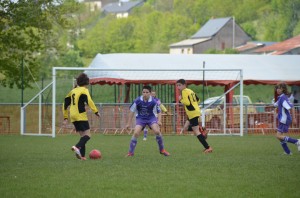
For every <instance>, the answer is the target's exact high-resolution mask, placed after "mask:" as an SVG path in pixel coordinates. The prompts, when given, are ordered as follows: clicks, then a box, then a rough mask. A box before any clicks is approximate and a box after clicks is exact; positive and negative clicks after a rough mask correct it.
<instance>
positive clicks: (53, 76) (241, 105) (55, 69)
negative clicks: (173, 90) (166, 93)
mask: <svg viewBox="0 0 300 198" xmlns="http://www.w3.org/2000/svg"><path fill="white" fill-rule="evenodd" d="M59 70H70V71H71V70H73V71H127V72H134V71H145V72H146V71H153V69H103V68H78V67H53V68H52V137H53V138H54V137H55V134H56V133H55V129H56V127H55V123H56V116H55V111H56V108H55V105H56V73H57V71H59ZM155 71H157V72H163V71H174V70H170V69H156V70H155ZM176 71H179V72H180V71H181V72H185V71H186V72H188V71H189V72H190V71H191V69H176ZM192 71H195V72H196V71H203V72H205V71H236V72H239V73H240V79H239V81H240V83H239V85H240V95H241V96H243V71H242V69H193V70H192ZM242 107H243V100H241V102H240V115H243V108H242ZM240 123H241V124H240V135H241V136H242V135H243V118H242V117H241V118H240Z"/></svg>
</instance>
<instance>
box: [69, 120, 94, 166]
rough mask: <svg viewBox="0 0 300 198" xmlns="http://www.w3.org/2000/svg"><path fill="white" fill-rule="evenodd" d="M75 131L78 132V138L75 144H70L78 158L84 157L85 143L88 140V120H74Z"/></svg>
mask: <svg viewBox="0 0 300 198" xmlns="http://www.w3.org/2000/svg"><path fill="white" fill-rule="evenodd" d="M74 126H75V129H76V132H78V133H79V135H80V139H79V141H78V143H77V144H76V145H75V146H72V150H73V151H74V152H75V154H76V157H77V158H78V159H83V160H84V159H85V145H86V143H87V142H88V141H89V140H90V137H91V133H90V126H89V123H88V121H76V122H74Z"/></svg>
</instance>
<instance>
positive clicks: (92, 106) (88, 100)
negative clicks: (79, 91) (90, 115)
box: [85, 89, 100, 117]
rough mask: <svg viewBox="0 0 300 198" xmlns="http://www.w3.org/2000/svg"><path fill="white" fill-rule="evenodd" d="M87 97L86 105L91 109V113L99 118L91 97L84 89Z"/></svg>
mask: <svg viewBox="0 0 300 198" xmlns="http://www.w3.org/2000/svg"><path fill="white" fill-rule="evenodd" d="M85 94H86V95H87V104H88V105H89V107H90V108H91V109H92V111H93V112H94V113H95V115H96V116H98V117H99V116H100V114H99V112H98V109H97V107H96V105H95V103H94V101H93V100H92V97H91V95H90V93H89V91H88V89H86V93H85Z"/></svg>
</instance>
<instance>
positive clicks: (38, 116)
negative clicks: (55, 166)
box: [21, 67, 245, 137]
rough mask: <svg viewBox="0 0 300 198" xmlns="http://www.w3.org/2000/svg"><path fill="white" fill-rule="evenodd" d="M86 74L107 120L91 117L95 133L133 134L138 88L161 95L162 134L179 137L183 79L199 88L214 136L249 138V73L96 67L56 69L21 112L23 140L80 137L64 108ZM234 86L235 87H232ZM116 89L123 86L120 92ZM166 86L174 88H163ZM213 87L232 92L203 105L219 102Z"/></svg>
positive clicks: (203, 119) (205, 118)
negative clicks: (130, 119) (128, 128)
mask: <svg viewBox="0 0 300 198" xmlns="http://www.w3.org/2000/svg"><path fill="white" fill-rule="evenodd" d="M81 72H85V73H86V74H87V75H88V76H89V78H90V83H91V85H90V86H89V89H90V93H91V95H92V98H93V100H94V102H95V104H96V106H97V108H98V110H99V112H100V114H101V118H100V119H96V118H94V117H93V114H92V112H89V111H88V116H89V122H92V123H90V125H92V131H93V132H97V133H104V134H106V133H110V132H113V133H114V134H126V133H128V134H130V132H125V131H124V130H123V128H124V126H125V125H126V120H127V113H128V107H129V105H130V104H131V102H132V100H133V99H134V98H136V97H138V96H139V95H141V91H142V90H141V87H142V86H138V85H146V84H148V85H151V86H152V87H154V89H155V90H156V91H157V92H158V93H159V95H158V97H159V98H160V99H161V101H162V103H165V106H166V107H167V109H168V111H169V114H168V115H165V117H164V118H165V119H164V122H165V123H163V124H165V126H167V127H165V126H164V127H163V129H162V130H164V131H162V132H163V133H170V134H179V132H180V130H181V129H182V127H183V125H184V122H185V120H186V115H185V112H184V109H183V108H182V105H181V104H179V103H176V101H177V100H176V98H178V95H179V94H180V93H179V91H178V90H177V89H176V81H177V80H178V79H181V78H183V79H185V80H186V81H187V83H188V87H189V88H191V86H193V85H194V87H193V88H192V89H193V91H194V92H195V93H196V94H197V95H198V97H199V98H200V99H201V101H202V102H200V103H199V106H200V107H201V109H202V115H201V120H200V121H201V124H202V126H205V127H206V128H207V129H208V131H209V133H210V134H211V135H240V136H242V135H243V131H244V123H245V119H244V112H243V110H244V108H243V99H242V96H243V73H242V70H240V69H235V70H233V69H228V70H226V69H158V68H154V69H151V68H150V69H106V68H104V69H103V68H91V67H89V68H78V67H54V68H53V69H52V81H51V82H49V84H48V85H47V86H46V87H45V88H44V89H43V90H41V91H40V93H38V94H37V95H36V96H35V97H34V98H33V99H32V100H30V101H29V102H28V103H27V104H25V105H24V106H23V107H21V134H22V135H37V136H39V135H43V136H52V137H55V136H56V135H57V134H62V133H73V132H74V128H73V126H72V124H71V123H70V124H69V125H68V126H62V121H63V115H62V104H63V102H64V98H65V96H66V95H67V93H68V92H69V91H70V90H71V89H72V88H73V87H74V78H76V77H77V75H78V74H79V73H81ZM228 84H230V86H227V85H228ZM106 85H107V86H106ZM112 85H118V87H114V86H112ZM158 85H161V86H158ZM163 85H172V86H171V87H168V88H163ZM208 86H210V87H215V86H220V87H225V86H227V88H226V89H224V90H225V93H224V91H223V92H222V94H220V95H218V96H217V97H215V98H214V100H211V101H205V100H204V102H203V98H204V99H208V98H209V97H210V96H214V95H212V94H210V95H208V94H207V93H206V92H207V88H206V87H208ZM233 91H234V93H235V94H239V95H240V96H241V98H240V100H239V102H238V103H234V102H232V103H229V104H228V103H227V102H228V101H226V99H227V98H230V97H228V95H229V94H232V92H233ZM203 92H205V94H204V93H203ZM204 95H205V96H204ZM167 97H169V98H171V99H172V100H171V102H168V103H166V102H164V100H166V98H167ZM128 98H129V100H127V102H126V99H128ZM104 99H106V101H104ZM32 109H34V110H32ZM132 127H134V123H133V125H132Z"/></svg>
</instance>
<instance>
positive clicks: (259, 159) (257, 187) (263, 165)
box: [0, 135, 300, 198]
mask: <svg viewBox="0 0 300 198" xmlns="http://www.w3.org/2000/svg"><path fill="white" fill-rule="evenodd" d="M78 139H79V136H77V135H61V136H58V137H56V138H49V137H30V136H17V135H15V136H8V135H2V136H0V150H1V151H2V152H1V156H0V167H1V168H0V194H1V197H30V198H32V197H51V198H53V197H131V198H132V197H171V198H174V197H299V194H300V188H299V184H300V183H299V181H300V166H299V163H300V153H298V152H297V149H296V147H295V146H294V145H289V146H290V148H291V150H292V152H293V153H294V155H292V156H286V155H281V153H282V149H281V147H280V144H279V142H278V141H277V140H276V139H275V137H273V136H245V137H238V136H229V137H217V136H210V137H209V139H208V141H209V143H210V144H211V145H212V146H213V148H214V152H213V153H212V154H203V153H202V152H201V151H202V146H200V144H199V142H198V141H197V140H196V138H195V137H194V136H165V137H164V140H165V146H166V149H167V150H168V151H169V152H170V153H171V156H169V157H164V156H162V155H160V154H159V153H158V149H157V144H156V142H155V140H154V137H153V136H150V137H149V138H148V140H147V141H146V142H145V141H142V139H141V138H139V141H138V144H137V148H136V152H135V156H134V157H132V158H126V157H124V156H125V154H126V153H127V150H128V146H129V141H130V136H110V135H106V136H104V135H93V137H92V139H91V140H90V141H89V142H88V145H87V150H88V151H90V150H91V149H93V148H97V149H99V150H101V152H102V155H103V158H102V159H101V160H87V161H80V160H77V159H76V158H75V156H74V154H73V153H72V152H71V150H70V147H71V146H72V145H74V144H75V143H76V142H77V141H78Z"/></svg>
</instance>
